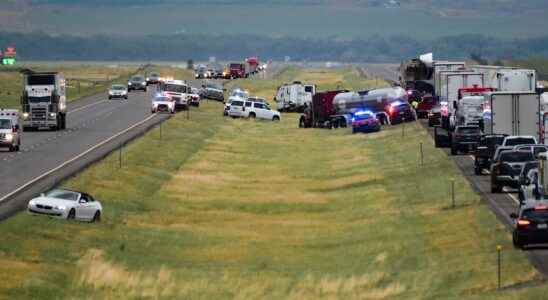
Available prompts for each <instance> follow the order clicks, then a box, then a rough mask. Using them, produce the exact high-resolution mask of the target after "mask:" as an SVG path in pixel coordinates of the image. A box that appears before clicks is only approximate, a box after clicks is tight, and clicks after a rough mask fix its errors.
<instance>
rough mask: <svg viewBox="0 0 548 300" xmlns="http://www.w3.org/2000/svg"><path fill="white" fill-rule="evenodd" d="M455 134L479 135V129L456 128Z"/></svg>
mask: <svg viewBox="0 0 548 300" xmlns="http://www.w3.org/2000/svg"><path fill="white" fill-rule="evenodd" d="M457 132H458V133H460V134H480V129H479V127H458V128H457Z"/></svg>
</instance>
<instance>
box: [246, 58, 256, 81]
mask: <svg viewBox="0 0 548 300" xmlns="http://www.w3.org/2000/svg"><path fill="white" fill-rule="evenodd" d="M258 70H259V58H258V57H256V56H252V57H248V58H247V59H246V60H245V77H249V76H251V75H253V74H255V73H257V72H258Z"/></svg>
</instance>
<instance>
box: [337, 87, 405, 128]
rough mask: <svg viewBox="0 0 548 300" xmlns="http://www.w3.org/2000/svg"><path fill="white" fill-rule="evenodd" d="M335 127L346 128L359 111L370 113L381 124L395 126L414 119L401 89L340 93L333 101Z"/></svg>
mask: <svg viewBox="0 0 548 300" xmlns="http://www.w3.org/2000/svg"><path fill="white" fill-rule="evenodd" d="M333 106H334V110H335V115H334V116H333V118H332V119H333V123H334V126H335V127H336V126H337V124H338V125H339V126H346V125H347V124H349V122H350V120H351V119H352V115H353V114H355V113H356V112H359V111H371V112H372V113H374V114H375V115H376V116H377V118H378V119H379V120H380V121H381V122H382V123H383V124H395V123H399V122H402V121H412V120H415V119H416V116H415V112H414V111H413V109H412V108H411V106H410V105H409V102H408V101H407V93H406V92H405V90H404V89H402V88H401V87H394V88H383V89H376V90H370V91H361V92H348V93H340V94H338V95H337V96H335V98H334V99H333Z"/></svg>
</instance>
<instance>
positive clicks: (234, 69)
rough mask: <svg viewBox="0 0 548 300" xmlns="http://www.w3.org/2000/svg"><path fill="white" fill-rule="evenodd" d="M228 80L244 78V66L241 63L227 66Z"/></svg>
mask: <svg viewBox="0 0 548 300" xmlns="http://www.w3.org/2000/svg"><path fill="white" fill-rule="evenodd" d="M229 69H230V78H232V79H236V78H244V77H245V75H246V74H245V64H243V63H231V64H230V66H229Z"/></svg>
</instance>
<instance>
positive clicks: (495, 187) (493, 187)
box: [491, 184, 502, 194]
mask: <svg viewBox="0 0 548 300" xmlns="http://www.w3.org/2000/svg"><path fill="white" fill-rule="evenodd" d="M500 192H502V187H500V186H498V185H493V184H491V193H493V194H496V193H500Z"/></svg>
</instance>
